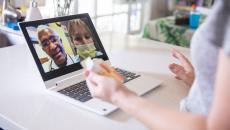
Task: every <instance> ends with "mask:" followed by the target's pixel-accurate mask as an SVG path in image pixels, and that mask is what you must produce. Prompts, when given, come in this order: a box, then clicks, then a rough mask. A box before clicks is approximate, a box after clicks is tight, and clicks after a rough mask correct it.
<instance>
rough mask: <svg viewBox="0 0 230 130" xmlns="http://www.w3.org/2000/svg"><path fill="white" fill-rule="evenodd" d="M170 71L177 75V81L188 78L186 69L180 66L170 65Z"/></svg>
mask: <svg viewBox="0 0 230 130" xmlns="http://www.w3.org/2000/svg"><path fill="white" fill-rule="evenodd" d="M169 69H170V70H171V71H172V72H173V73H174V74H175V75H176V77H175V78H176V79H179V80H183V79H186V78H187V75H186V72H185V70H184V68H183V67H182V66H180V65H178V64H171V65H169Z"/></svg>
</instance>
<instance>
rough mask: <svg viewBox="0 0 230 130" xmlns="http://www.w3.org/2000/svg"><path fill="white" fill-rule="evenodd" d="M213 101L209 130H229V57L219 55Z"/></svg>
mask: <svg viewBox="0 0 230 130" xmlns="http://www.w3.org/2000/svg"><path fill="white" fill-rule="evenodd" d="M218 63H219V64H218V68H217V74H216V83H215V93H214V101H213V104H212V108H211V111H210V114H209V116H208V124H209V125H208V128H210V130H217V129H218V130H230V57H229V56H227V55H226V54H225V53H224V52H223V50H222V51H220V54H219V62H218Z"/></svg>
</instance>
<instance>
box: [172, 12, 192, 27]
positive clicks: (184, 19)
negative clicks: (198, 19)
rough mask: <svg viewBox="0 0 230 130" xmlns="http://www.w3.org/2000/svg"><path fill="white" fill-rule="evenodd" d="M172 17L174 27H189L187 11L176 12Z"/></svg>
mask: <svg viewBox="0 0 230 130" xmlns="http://www.w3.org/2000/svg"><path fill="white" fill-rule="evenodd" d="M174 15H175V24H176V25H189V11H186V10H176V11H175V12H174Z"/></svg>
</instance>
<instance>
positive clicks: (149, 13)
mask: <svg viewBox="0 0 230 130" xmlns="http://www.w3.org/2000/svg"><path fill="white" fill-rule="evenodd" d="M4 1H5V2H6V1H7V2H9V4H10V5H11V6H12V7H14V8H16V9H17V10H20V13H21V15H22V17H24V18H25V17H26V15H27V13H28V10H29V8H30V2H31V1H35V2H36V3H37V7H38V9H39V11H40V12H41V15H42V18H51V17H57V16H64V15H71V14H78V13H89V15H90V16H91V18H92V20H93V23H94V25H95V27H96V29H97V31H98V32H118V33H125V34H132V35H137V36H141V37H144V38H148V39H151V40H158V41H162V42H166V43H172V44H177V45H181V46H187V47H189V43H190V39H191V37H192V35H193V33H194V30H195V29H196V28H195V29H191V28H190V27H189V25H188V24H189V23H188V22H186V20H185V21H183V19H182V24H178V22H176V18H178V17H182V18H185V17H189V14H190V12H191V11H192V10H193V11H194V10H195V9H194V8H192V5H194V4H195V5H196V7H198V8H199V11H200V12H201V14H202V16H201V20H200V21H201V22H203V21H204V20H205V17H206V15H207V14H208V13H207V12H208V10H209V9H210V8H211V7H212V5H213V3H214V0H0V5H1V11H0V13H1V14H2V15H3V12H4ZM9 4H8V5H9ZM203 14H204V15H203ZM22 19H23V18H22ZM2 20H3V17H1V21H2ZM170 20H171V21H170ZM187 20H188V19H187ZM1 23H2V22H1ZM186 23H187V25H186ZM178 29H179V31H178ZM16 30H17V29H16ZM165 30H166V31H165ZM167 30H168V32H167ZM175 31H176V33H179V34H178V36H174V35H173V36H171V35H172V34H176V33H175ZM182 33H183V34H182ZM179 35H183V37H182V38H178V37H179ZM168 37H169V38H168Z"/></svg>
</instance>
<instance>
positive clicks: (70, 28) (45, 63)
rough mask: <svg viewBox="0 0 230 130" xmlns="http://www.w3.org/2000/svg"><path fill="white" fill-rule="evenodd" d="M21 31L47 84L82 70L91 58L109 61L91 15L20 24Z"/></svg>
mask: <svg viewBox="0 0 230 130" xmlns="http://www.w3.org/2000/svg"><path fill="white" fill-rule="evenodd" d="M20 27H21V30H22V32H23V34H24V36H25V38H26V41H27V44H28V46H29V48H30V50H31V52H32V55H33V57H34V59H35V61H36V64H37V67H38V68H39V71H40V73H41V75H42V77H43V80H44V81H47V80H49V79H52V78H56V77H58V76H61V75H64V74H68V73H70V72H73V71H77V70H79V69H82V67H81V65H80V62H81V61H82V60H84V59H85V58H87V57H91V58H95V57H97V58H103V59H104V60H108V57H107V55H106V53H105V50H104V48H103V46H102V44H101V41H100V39H99V37H98V35H97V32H96V30H95V28H94V26H93V23H92V21H91V19H90V17H89V15H88V14H79V15H72V16H65V17H58V18H51V19H44V20H38V21H31V22H22V23H20Z"/></svg>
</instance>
